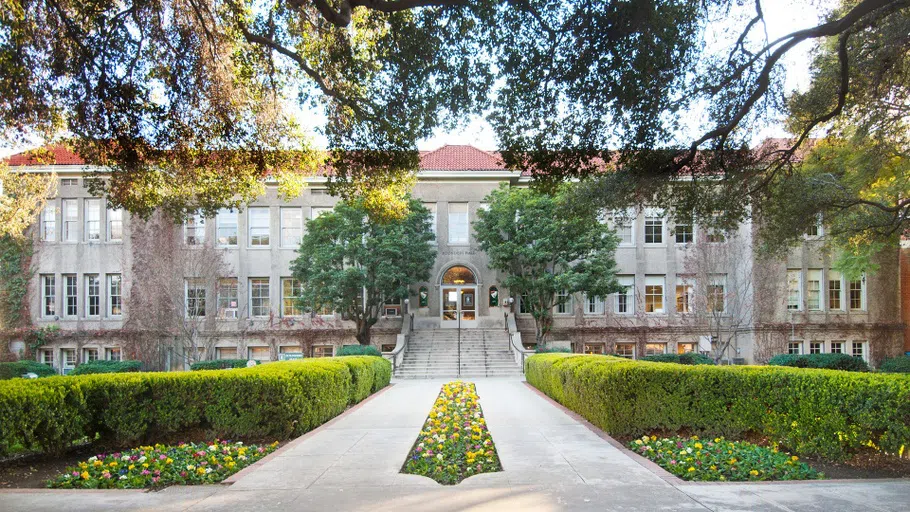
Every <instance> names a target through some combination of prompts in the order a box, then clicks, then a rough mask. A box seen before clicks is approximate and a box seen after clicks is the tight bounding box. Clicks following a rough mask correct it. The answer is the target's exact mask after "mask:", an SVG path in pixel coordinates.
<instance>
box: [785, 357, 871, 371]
mask: <svg viewBox="0 0 910 512" xmlns="http://www.w3.org/2000/svg"><path fill="white" fill-rule="evenodd" d="M768 364H769V365H771V366H794V367H796V368H816V369H823V370H844V371H848V372H868V371H869V365H868V364H866V362H865V361H863V360H862V359H861V358H859V357H854V356H851V355H849V354H779V355H776V356H774V357H772V358H771V359H770V360H769V361H768Z"/></svg>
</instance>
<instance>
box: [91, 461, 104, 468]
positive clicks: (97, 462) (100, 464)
mask: <svg viewBox="0 0 910 512" xmlns="http://www.w3.org/2000/svg"><path fill="white" fill-rule="evenodd" d="M103 465H104V463H103V462H101V461H100V460H96V461H95V462H92V466H95V467H96V468H97V467H99V466H103Z"/></svg>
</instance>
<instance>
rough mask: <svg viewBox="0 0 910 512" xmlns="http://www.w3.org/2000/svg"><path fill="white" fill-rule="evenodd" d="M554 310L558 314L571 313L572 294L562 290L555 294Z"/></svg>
mask: <svg viewBox="0 0 910 512" xmlns="http://www.w3.org/2000/svg"><path fill="white" fill-rule="evenodd" d="M556 302H557V304H556V312H557V313H559V314H560V315H566V314H571V313H572V295H571V294H570V293H568V292H567V291H565V290H563V291H561V292H559V293H557V294H556Z"/></svg>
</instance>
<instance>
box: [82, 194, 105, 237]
mask: <svg viewBox="0 0 910 512" xmlns="http://www.w3.org/2000/svg"><path fill="white" fill-rule="evenodd" d="M85 240H86V241H88V242H96V241H98V240H101V200H100V199H86V200H85Z"/></svg>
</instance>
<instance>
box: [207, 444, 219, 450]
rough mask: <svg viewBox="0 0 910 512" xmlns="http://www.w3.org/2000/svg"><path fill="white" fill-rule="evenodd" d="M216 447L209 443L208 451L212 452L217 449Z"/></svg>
mask: <svg viewBox="0 0 910 512" xmlns="http://www.w3.org/2000/svg"><path fill="white" fill-rule="evenodd" d="M217 449H218V447H217V446H215V445H213V444H211V445H209V451H210V452H213V451H215V450H217Z"/></svg>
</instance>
